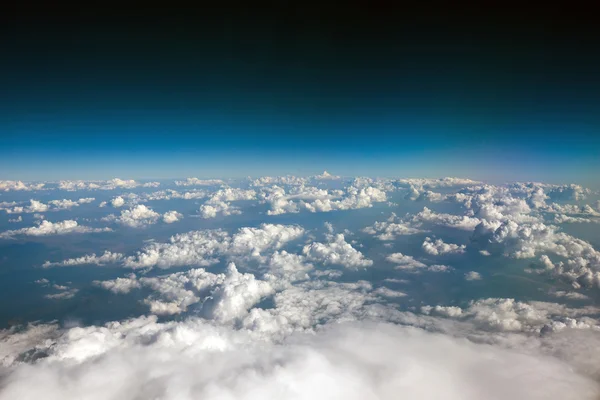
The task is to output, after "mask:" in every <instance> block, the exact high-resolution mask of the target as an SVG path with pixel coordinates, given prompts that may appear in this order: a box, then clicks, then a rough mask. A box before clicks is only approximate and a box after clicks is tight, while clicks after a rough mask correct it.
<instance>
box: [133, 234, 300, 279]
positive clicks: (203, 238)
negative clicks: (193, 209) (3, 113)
mask: <svg viewBox="0 0 600 400" xmlns="http://www.w3.org/2000/svg"><path fill="white" fill-rule="evenodd" d="M303 234H304V229H302V228H300V227H298V226H293V225H272V224H263V225H261V226H260V227H259V228H241V229H240V230H238V232H237V233H236V234H234V235H233V236H231V235H229V234H228V233H227V232H224V231H221V230H205V231H192V232H188V233H184V234H178V235H175V236H173V237H172V238H171V240H170V241H169V242H167V243H151V244H149V245H148V246H146V247H145V248H144V249H142V250H141V251H139V252H138V253H137V254H136V255H134V256H130V257H127V258H126V259H125V260H124V265H125V266H126V267H129V268H151V267H155V266H156V267H159V268H171V267H177V266H184V265H189V266H208V265H211V264H215V263H217V262H218V261H219V259H220V257H225V258H227V259H231V260H234V261H235V260H236V259H249V258H253V259H257V260H264V257H263V256H262V254H261V253H263V252H264V251H273V250H278V249H280V248H281V247H283V246H284V245H285V244H286V243H288V242H289V241H292V240H295V239H298V238H299V237H300V236H302V235H303Z"/></svg>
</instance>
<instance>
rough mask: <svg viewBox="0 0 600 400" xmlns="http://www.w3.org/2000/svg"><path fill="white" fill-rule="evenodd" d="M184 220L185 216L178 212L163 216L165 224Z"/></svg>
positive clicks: (167, 213) (169, 212)
mask: <svg viewBox="0 0 600 400" xmlns="http://www.w3.org/2000/svg"><path fill="white" fill-rule="evenodd" d="M182 218H183V214H181V213H179V212H177V211H167V212H166V213H164V214H163V222H164V223H166V224H172V223H173V222H177V221H180V220H181V219H182Z"/></svg>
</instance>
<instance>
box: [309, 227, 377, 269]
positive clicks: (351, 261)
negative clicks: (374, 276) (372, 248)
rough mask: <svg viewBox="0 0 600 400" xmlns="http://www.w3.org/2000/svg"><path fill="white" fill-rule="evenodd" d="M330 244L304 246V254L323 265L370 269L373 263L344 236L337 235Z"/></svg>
mask: <svg viewBox="0 0 600 400" xmlns="http://www.w3.org/2000/svg"><path fill="white" fill-rule="evenodd" d="M331 239H332V240H331V241H329V242H328V243H318V242H314V243H311V244H309V245H306V246H304V248H303V249H302V253H304V255H306V257H307V258H308V259H309V260H311V261H314V262H318V263H320V264H322V265H343V266H344V267H346V268H361V267H363V268H364V267H370V266H371V265H373V261H371V260H368V259H366V258H365V257H364V255H363V254H362V253H361V252H360V251H358V250H356V249H355V248H354V247H352V246H351V245H350V243H348V242H346V239H345V238H344V235H343V234H341V233H340V234H337V235H335V236H334V237H332V238H331Z"/></svg>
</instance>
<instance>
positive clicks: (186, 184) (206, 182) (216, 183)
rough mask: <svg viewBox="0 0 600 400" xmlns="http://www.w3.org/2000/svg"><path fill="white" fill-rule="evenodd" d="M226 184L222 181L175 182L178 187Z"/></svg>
mask: <svg viewBox="0 0 600 400" xmlns="http://www.w3.org/2000/svg"><path fill="white" fill-rule="evenodd" d="M224 184H225V182H224V181H222V180H221V179H198V178H187V179H186V180H185V181H175V185H177V186H218V185H224Z"/></svg>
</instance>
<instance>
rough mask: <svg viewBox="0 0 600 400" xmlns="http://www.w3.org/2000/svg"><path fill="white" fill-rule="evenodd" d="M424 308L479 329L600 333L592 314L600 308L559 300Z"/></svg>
mask: <svg viewBox="0 0 600 400" xmlns="http://www.w3.org/2000/svg"><path fill="white" fill-rule="evenodd" d="M421 311H422V312H424V313H426V314H430V313H431V314H437V315H443V316H447V317H452V318H460V319H463V320H468V321H470V322H472V323H474V324H475V325H476V326H478V328H480V329H485V330H491V331H500V332H527V333H537V334H539V333H543V332H545V331H560V330H563V329H565V328H573V329H593V330H598V332H599V333H600V326H599V325H598V323H597V322H596V321H595V320H594V319H592V318H590V317H589V316H593V315H596V314H597V313H598V312H599V311H600V309H598V308H595V307H583V308H569V307H567V306H565V305H562V304H557V303H547V302H541V301H532V302H528V303H526V302H520V301H516V300H515V299H503V298H489V299H481V300H474V301H471V302H470V303H469V305H468V307H466V308H464V309H461V308H458V307H455V306H451V307H445V306H435V307H423V308H422V309H421Z"/></svg>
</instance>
